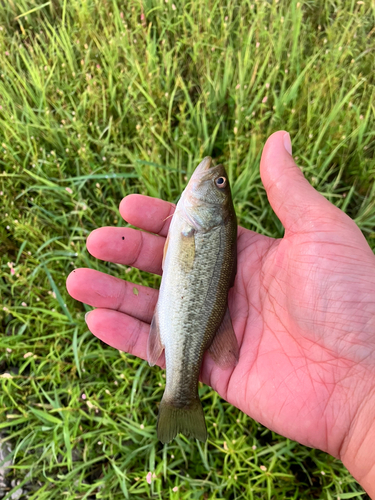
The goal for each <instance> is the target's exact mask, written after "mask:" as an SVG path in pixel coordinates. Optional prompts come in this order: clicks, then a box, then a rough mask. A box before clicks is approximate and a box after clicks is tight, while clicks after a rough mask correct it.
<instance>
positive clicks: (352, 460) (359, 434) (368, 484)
mask: <svg viewBox="0 0 375 500" xmlns="http://www.w3.org/2000/svg"><path fill="white" fill-rule="evenodd" d="M340 459H341V461H342V462H343V464H344V465H345V467H346V468H347V469H348V470H349V472H350V473H351V474H352V476H353V477H354V478H355V479H356V480H357V481H358V482H359V484H360V485H361V486H362V487H363V488H364V489H365V491H366V492H367V493H368V494H369V495H370V496H371V498H373V499H375V395H374V394H373V393H371V394H370V395H369V396H368V397H367V398H366V400H365V401H363V403H362V404H361V405H360V407H359V409H358V411H357V412H356V414H355V415H354V418H353V421H352V425H351V426H350V429H349V432H348V434H347V436H346V438H345V439H344V441H343V444H342V446H341V450H340Z"/></svg>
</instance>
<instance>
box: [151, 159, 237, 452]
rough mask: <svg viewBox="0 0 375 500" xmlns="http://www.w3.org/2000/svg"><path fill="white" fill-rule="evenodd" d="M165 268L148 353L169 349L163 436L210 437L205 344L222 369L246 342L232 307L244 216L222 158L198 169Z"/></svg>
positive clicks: (175, 222)
mask: <svg viewBox="0 0 375 500" xmlns="http://www.w3.org/2000/svg"><path fill="white" fill-rule="evenodd" d="M162 268H163V274H162V281H161V285H160V290H159V297H158V301H157V305H156V308H155V311H154V316H153V318H152V321H151V326H150V333H149V337H148V345H147V358H148V362H149V364H150V366H154V365H155V364H156V363H157V361H158V359H159V358H160V356H161V354H162V352H163V350H164V351H165V364H166V385H165V391H164V394H163V397H162V400H161V402H160V406H159V413H158V420H157V436H158V439H159V440H160V441H161V442H162V443H168V442H170V441H171V440H172V439H174V438H175V437H176V436H177V434H179V433H182V434H184V435H185V436H187V437H189V438H196V439H198V440H200V441H203V442H204V441H206V439H207V428H206V423H205V418H204V413H203V408H202V404H201V401H200V399H199V395H198V382H199V373H200V369H201V365H202V361H203V355H204V353H205V351H206V350H208V352H209V353H210V356H211V357H212V358H213V360H214V361H215V363H216V364H217V365H218V366H220V367H221V368H223V369H225V368H228V367H234V366H235V365H236V364H237V362H238V357H239V349H238V343H237V339H236V336H235V333H234V330H233V326H232V321H231V317H230V313H229V309H228V291H229V289H230V288H231V287H232V286H233V285H234V281H235V277H236V272H237V219H236V213H235V210H234V206H233V200H232V195H231V189H230V184H229V179H228V176H227V173H226V171H225V168H224V166H223V165H217V166H214V165H213V161H212V158H211V157H209V156H207V157H206V158H204V159H203V160H202V161H201V163H200V164H199V165H198V167H197V168H196V169H195V171H194V172H193V175H192V176H191V178H190V180H189V183H188V185H187V186H186V188H185V190H184V191H183V193H182V195H181V197H180V200H179V202H178V203H177V206H176V210H175V212H174V214H173V217H172V220H171V224H170V227H169V231H168V236H167V239H166V242H165V245H164V253H163V264H162Z"/></svg>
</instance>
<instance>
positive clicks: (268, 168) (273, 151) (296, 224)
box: [260, 130, 343, 232]
mask: <svg viewBox="0 0 375 500" xmlns="http://www.w3.org/2000/svg"><path fill="white" fill-rule="evenodd" d="M260 176H261V179H262V182H263V185H264V187H265V189H266V192H267V196H268V200H269V202H270V204H271V206H272V208H273V210H274V211H275V213H276V215H277V216H278V218H279V219H280V221H281V222H282V224H283V226H284V228H285V231H286V232H289V231H291V232H298V231H303V230H311V229H314V227H315V222H319V227H320V228H321V227H322V223H323V224H324V221H326V222H329V223H330V224H332V222H333V220H332V219H335V218H336V217H340V215H341V214H343V212H341V210H339V209H338V208H337V207H335V206H334V205H332V204H331V203H330V202H329V201H328V200H326V199H325V198H324V196H322V195H321V194H320V193H318V191H316V190H315V189H314V188H313V187H312V186H311V184H310V183H309V182H308V181H307V180H306V179H305V177H304V175H303V173H302V172H301V170H300V169H299V168H298V167H297V165H296V163H295V162H294V160H293V157H292V144H291V141H290V136H289V134H288V132H285V131H282V130H281V131H280V132H275V133H274V134H272V135H271V136H270V137H269V138H268V140H267V142H266V144H265V146H264V149H263V153H262V159H261V161H260Z"/></svg>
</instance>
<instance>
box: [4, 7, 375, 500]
mask: <svg viewBox="0 0 375 500" xmlns="http://www.w3.org/2000/svg"><path fill="white" fill-rule="evenodd" d="M0 5H1V9H0V146H1V147H0V200H1V208H0V214H1V220H2V224H1V226H0V244H1V270H0V273H1V280H0V300H1V304H2V308H1V310H0V328H1V333H2V335H1V338H0V368H1V370H0V372H1V373H9V374H10V375H11V376H12V378H1V379H0V385H1V389H2V390H1V393H0V432H1V437H2V442H3V443H5V442H6V443H9V444H10V446H11V450H12V451H11V453H10V458H11V460H12V464H11V466H10V469H9V475H8V488H6V489H5V493H4V494H5V497H4V498H5V499H10V498H11V495H12V494H13V493H14V492H15V491H17V490H18V492H19V493H20V489H22V491H23V496H22V498H29V499H38V500H43V499H49V500H54V499H61V498H64V499H67V500H73V499H94V498H96V499H120V498H121V499H122V498H131V499H142V498H151V497H152V498H170V499H188V498H189V499H193V498H197V499H198V498H199V499H221V498H226V499H227V498H228V499H241V498H243V499H252V498H254V499H255V498H256V499H260V498H261V499H269V500H270V499H286V498H288V499H289V498H290V499H292V498H295V499H297V498H298V499H311V498H319V499H336V498H341V499H344V498H357V497H361V498H366V495H365V494H364V492H363V490H362V489H361V487H360V486H359V485H358V484H357V483H356V481H355V480H354V479H353V478H352V477H351V476H350V474H349V473H348V472H347V470H346V469H345V468H344V467H343V465H342V464H341V463H340V462H339V461H338V460H335V459H333V458H332V457H330V456H328V455H326V454H324V453H323V452H320V451H317V450H311V449H308V448H305V447H304V446H301V445H299V444H297V443H295V442H292V441H289V440H287V439H285V438H283V437H281V436H278V435H277V434H275V433H273V432H271V431H269V430H267V429H265V428H263V427H261V426H260V425H258V424H257V423H256V422H254V421H252V420H251V419H250V418H249V417H247V416H245V415H243V414H241V412H239V411H238V410H237V409H235V408H233V407H231V406H230V405H228V404H227V403H225V402H224V401H223V400H221V399H220V398H219V397H218V396H217V394H215V393H214V392H213V391H212V390H211V389H210V388H209V387H202V388H201V396H202V400H203V402H204V408H205V414H206V419H207V424H208V429H209V440H208V442H207V443H206V444H205V445H202V444H197V443H194V442H189V441H188V440H186V439H184V438H183V437H180V438H178V439H176V440H175V441H173V442H172V443H171V444H169V445H168V446H165V447H163V446H162V445H161V444H160V443H159V442H158V441H157V439H156V430H155V424H156V415H157V403H158V402H159V400H160V398H161V394H162V390H163V385H164V375H163V373H162V372H161V371H160V370H159V369H156V368H152V369H151V368H150V367H148V365H147V363H145V362H143V361H140V360H138V359H135V358H133V357H131V356H129V355H127V354H125V353H121V352H118V351H116V350H114V349H112V348H110V347H108V346H106V345H104V344H103V343H101V342H100V341H99V340H98V339H96V338H94V337H93V336H92V335H91V334H90V333H89V332H88V331H87V328H86V326H85V322H84V313H85V311H86V310H88V308H87V307H86V306H84V305H82V304H80V303H77V302H75V301H74V300H72V299H71V298H69V297H68V295H67V293H66V291H65V279H66V276H67V275H68V274H69V272H70V271H71V270H72V269H74V268H76V267H81V266H87V267H91V268H94V269H98V270H101V271H105V272H108V273H111V274H113V275H116V276H119V277H126V278H127V279H129V280H130V281H133V282H135V283H142V284H147V285H149V286H152V287H157V286H158V284H159V279H158V278H157V277H154V276H149V275H147V274H145V273H143V272H140V271H138V270H136V269H127V268H126V267H124V266H120V265H115V264H109V263H105V262H99V261H96V260H95V259H93V258H92V257H90V256H89V255H88V253H87V251H86V248H85V240H86V237H87V235H88V234H89V233H90V231H91V230H93V229H95V228H97V227H100V226H103V225H118V226H121V225H123V224H124V222H123V221H122V220H121V219H120V217H119V213H118V204H119V202H120V200H121V199H122V198H123V197H124V196H126V195H127V194H129V193H134V192H138V193H143V194H148V195H151V196H156V197H160V198H163V199H166V200H170V201H176V200H177V199H178V196H179V194H180V193H181V191H182V189H183V187H184V185H185V183H186V179H187V177H188V176H189V175H190V173H191V171H192V170H193V168H194V167H195V166H196V164H197V163H198V162H199V160H200V159H201V158H202V157H203V156H205V155H208V154H209V155H213V156H214V157H215V158H216V159H217V160H219V161H223V162H224V163H225V165H226V166H227V168H228V170H229V175H230V178H231V181H232V185H233V193H234V199H235V205H236V210H237V213H238V217H239V222H240V224H242V225H244V226H246V227H248V228H250V229H253V230H256V231H258V232H260V233H262V234H266V235H269V236H274V237H280V236H282V234H283V229H282V227H281V224H280V222H279V221H278V219H277V217H276V216H275V215H274V213H273V212H272V210H271V208H270V206H269V204H268V202H267V197H266V194H265V191H264V188H263V186H262V184H261V181H260V177H259V159H260V154H261V150H262V147H263V144H264V142H265V140H266V138H267V137H268V136H269V134H271V133H272V132H274V131H276V130H278V129H286V130H288V131H289V132H290V134H291V137H292V142H293V153H294V155H295V158H296V160H297V162H298V163H299V164H300V165H301V167H302V169H303V171H304V173H305V175H306V176H307V178H308V179H309V181H310V182H311V183H312V184H313V185H314V187H316V189H318V190H319V191H320V192H322V193H323V194H324V195H325V196H326V197H327V198H328V199H329V200H330V201H332V202H333V203H335V204H336V205H337V206H339V207H341V208H342V209H343V210H345V211H346V212H347V213H348V214H349V215H350V216H351V217H353V218H354V219H355V220H356V222H357V224H358V225H359V227H360V228H361V230H362V231H363V232H364V234H365V236H366V237H367V239H368V242H369V243H370V245H371V247H372V248H373V249H375V183H374V179H375V140H374V139H375V132H374V131H375V107H374V102H375V76H374V71H373V68H374V67H375V51H374V43H375V32H374V29H373V26H374V21H375V8H374V4H373V3H371V2H355V1H349V0H336V1H334V2H333V1H328V0H308V1H307V0H301V1H300V2H296V1H295V0H291V1H288V2H287V1H282V0H280V1H279V2H271V1H269V2H267V1H260V0H259V1H256V0H253V2H252V3H251V2H248V1H243V2H235V1H233V2H215V1H213V0H205V1H200V2H199V1H197V0H192V1H191V2H189V3H185V4H184V3H183V2H180V3H177V2H176V4H175V5H174V4H173V0H169V1H167V0H165V1H164V0H163V1H162V0H143V1H142V0H137V1H136V0H131V1H129V2H126V4H125V3H124V2H120V1H119V0H112V1H108V0H82V1H81V0H69V1H67V0H50V1H49V2H34V1H32V0H17V1H14V0H9V1H3V2H0ZM150 472H151V484H149V483H148V482H147V474H148V473H150ZM149 477H150V476H149Z"/></svg>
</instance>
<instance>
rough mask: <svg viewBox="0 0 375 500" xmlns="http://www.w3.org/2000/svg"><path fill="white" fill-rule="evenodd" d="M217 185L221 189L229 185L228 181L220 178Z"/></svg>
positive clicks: (216, 180) (216, 182) (216, 181)
mask: <svg viewBox="0 0 375 500" xmlns="http://www.w3.org/2000/svg"><path fill="white" fill-rule="evenodd" d="M215 184H216V186H217V187H218V188H219V189H222V188H224V187H225V186H226V185H227V179H226V178H225V177H218V178H217V179H215Z"/></svg>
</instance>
